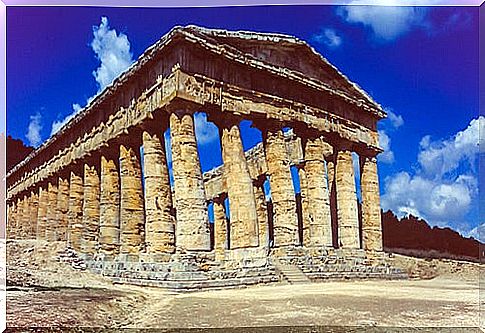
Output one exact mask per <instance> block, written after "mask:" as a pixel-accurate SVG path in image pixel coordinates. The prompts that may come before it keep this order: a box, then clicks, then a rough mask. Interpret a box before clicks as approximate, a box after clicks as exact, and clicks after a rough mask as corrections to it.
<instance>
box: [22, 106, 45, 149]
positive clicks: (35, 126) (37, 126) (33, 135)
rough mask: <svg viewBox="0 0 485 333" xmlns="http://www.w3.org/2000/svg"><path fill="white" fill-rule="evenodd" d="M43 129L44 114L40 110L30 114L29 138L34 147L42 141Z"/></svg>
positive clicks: (27, 135)
mask: <svg viewBox="0 0 485 333" xmlns="http://www.w3.org/2000/svg"><path fill="white" fill-rule="evenodd" d="M41 130H42V116H41V114H40V113H39V112H37V113H36V114H35V115H33V116H30V121H29V126H28V128H27V134H26V135H25V136H26V137H27V140H29V143H30V145H31V146H33V147H37V146H38V145H39V144H40V143H41V142H42V137H41V136H40V131H41Z"/></svg>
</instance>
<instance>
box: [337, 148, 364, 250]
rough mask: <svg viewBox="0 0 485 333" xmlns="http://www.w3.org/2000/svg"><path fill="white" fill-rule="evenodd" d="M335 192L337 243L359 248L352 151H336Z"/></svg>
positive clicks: (346, 246)
mask: <svg viewBox="0 0 485 333" xmlns="http://www.w3.org/2000/svg"><path fill="white" fill-rule="evenodd" d="M335 169H336V170H335V183H336V192H337V214H338V235H339V245H340V246H341V247H342V248H352V249H357V248H359V244H360V241H359V220H358V215H357V214H358V212H357V197H356V193H355V179H354V166H353V163H352V152H351V151H350V150H347V149H345V148H344V149H342V150H339V151H338V152H337V165H336V167H335Z"/></svg>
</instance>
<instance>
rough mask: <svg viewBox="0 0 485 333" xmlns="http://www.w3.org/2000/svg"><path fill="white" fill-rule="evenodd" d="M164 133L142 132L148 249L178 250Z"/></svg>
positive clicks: (158, 250)
mask: <svg viewBox="0 0 485 333" xmlns="http://www.w3.org/2000/svg"><path fill="white" fill-rule="evenodd" d="M164 141H165V140H164V138H163V134H162V133H160V134H154V133H153V132H152V133H149V132H147V131H145V132H143V172H144V177H145V215H146V225H145V244H146V249H147V253H173V252H174V251H175V217H174V216H173V207H172V190H171V188H170V179H169V174H168V166H167V157H166V154H165V142H164Z"/></svg>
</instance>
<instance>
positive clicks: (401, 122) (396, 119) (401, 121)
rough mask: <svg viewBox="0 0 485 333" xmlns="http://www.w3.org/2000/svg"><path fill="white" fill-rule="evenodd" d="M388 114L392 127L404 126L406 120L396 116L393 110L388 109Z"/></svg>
mask: <svg viewBox="0 0 485 333" xmlns="http://www.w3.org/2000/svg"><path fill="white" fill-rule="evenodd" d="M386 112H387V120H389V122H390V123H391V125H392V127H394V128H396V129H397V128H399V127H401V126H402V125H404V119H403V118H402V116H401V115H397V114H395V113H394V112H393V111H392V110H391V109H389V108H388V109H386Z"/></svg>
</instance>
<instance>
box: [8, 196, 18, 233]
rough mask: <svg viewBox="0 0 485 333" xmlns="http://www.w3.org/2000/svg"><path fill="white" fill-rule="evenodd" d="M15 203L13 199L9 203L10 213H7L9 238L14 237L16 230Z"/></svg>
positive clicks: (16, 215)
mask: <svg viewBox="0 0 485 333" xmlns="http://www.w3.org/2000/svg"><path fill="white" fill-rule="evenodd" d="M17 207H18V206H17V204H16V203H15V201H13V202H12V203H11V204H10V214H9V215H8V231H9V233H8V238H9V239H15V238H16V232H17V219H18V214H17Z"/></svg>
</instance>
